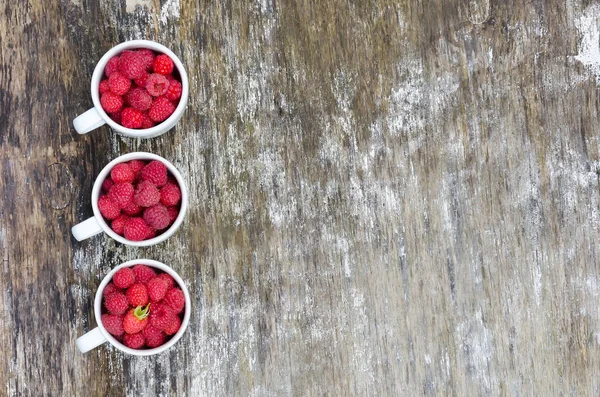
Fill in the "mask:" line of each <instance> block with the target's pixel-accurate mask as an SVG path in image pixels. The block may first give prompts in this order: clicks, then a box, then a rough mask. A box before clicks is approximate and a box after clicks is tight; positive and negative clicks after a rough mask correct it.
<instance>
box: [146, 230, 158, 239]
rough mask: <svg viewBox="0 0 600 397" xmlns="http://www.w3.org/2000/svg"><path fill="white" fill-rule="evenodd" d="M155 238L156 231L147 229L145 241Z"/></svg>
mask: <svg viewBox="0 0 600 397" xmlns="http://www.w3.org/2000/svg"><path fill="white" fill-rule="evenodd" d="M154 237H156V230H154V229H152V228H149V229H148V234H147V235H146V240H150V239H151V238H154Z"/></svg>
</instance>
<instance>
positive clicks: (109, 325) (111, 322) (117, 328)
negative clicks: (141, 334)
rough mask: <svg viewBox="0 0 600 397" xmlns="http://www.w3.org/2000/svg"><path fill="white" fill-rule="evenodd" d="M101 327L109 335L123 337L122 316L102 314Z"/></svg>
mask: <svg viewBox="0 0 600 397" xmlns="http://www.w3.org/2000/svg"><path fill="white" fill-rule="evenodd" d="M101 320H102V325H103V326H104V328H106V330H107V331H108V333H109V334H111V335H115V336H120V335H123V332H125V331H124V330H123V316H117V315H116V314H103V315H102V317H101Z"/></svg>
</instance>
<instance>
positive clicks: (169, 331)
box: [163, 316, 181, 335]
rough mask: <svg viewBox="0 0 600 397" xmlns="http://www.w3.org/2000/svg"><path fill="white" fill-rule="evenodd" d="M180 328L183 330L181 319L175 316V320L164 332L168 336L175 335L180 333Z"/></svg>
mask: <svg viewBox="0 0 600 397" xmlns="http://www.w3.org/2000/svg"><path fill="white" fill-rule="evenodd" d="M179 328H181V319H180V318H179V317H178V316H175V320H174V321H173V322H172V323H171V325H169V326H168V327H167V328H165V329H164V330H163V331H164V333H165V334H167V335H175V334H176V333H177V331H179Z"/></svg>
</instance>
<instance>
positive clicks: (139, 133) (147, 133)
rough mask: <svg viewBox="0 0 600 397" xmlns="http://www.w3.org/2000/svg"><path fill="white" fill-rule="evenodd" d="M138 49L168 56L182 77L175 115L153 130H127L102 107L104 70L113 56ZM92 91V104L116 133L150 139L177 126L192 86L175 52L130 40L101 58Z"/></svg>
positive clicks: (147, 42)
mask: <svg viewBox="0 0 600 397" xmlns="http://www.w3.org/2000/svg"><path fill="white" fill-rule="evenodd" d="M136 48H149V49H151V50H154V51H157V52H161V53H163V54H166V55H168V56H169V57H170V58H171V59H172V60H173V63H174V64H175V67H176V68H177V70H178V71H179V75H180V76H181V88H182V90H181V98H180V99H179V104H178V105H177V107H176V108H175V111H174V112H173V114H172V115H170V116H169V118H167V119H166V120H165V121H163V122H161V123H160V124H158V125H155V126H154V127H152V128H147V129H143V130H137V129H132V128H126V127H123V126H122V125H120V124H117V123H116V122H115V121H114V120H113V119H111V118H110V116H109V115H108V114H107V113H106V112H105V111H104V109H102V105H101V104H100V92H99V86H100V81H101V80H102V77H103V76H104V68H105V67H106V64H107V63H108V61H109V60H110V59H111V58H112V57H113V56H115V55H117V54H119V53H121V52H123V51H125V50H128V49H136ZM90 90H91V93H92V102H93V103H94V108H95V109H96V110H97V111H98V113H99V114H100V117H102V119H103V120H104V121H105V122H106V124H108V125H109V126H110V127H111V128H112V129H114V130H115V131H117V132H119V133H120V134H122V135H125V136H129V137H132V138H150V137H154V136H157V135H160V134H162V133H165V132H166V131H168V130H170V129H171V128H173V126H175V124H177V121H178V120H179V118H180V117H181V114H182V113H183V111H184V110H185V107H186V106H187V101H188V96H189V91H190V86H189V81H188V75H187V72H186V71H185V68H184V66H183V63H182V62H181V60H180V59H179V57H178V56H177V55H175V53H173V51H171V50H170V49H169V48H167V47H165V46H164V45H162V44H160V43H157V42H155V41H151V40H129V41H125V42H123V43H121V44H118V45H116V46H114V47H113V48H111V49H110V50H108V51H107V52H106V53H105V54H104V55H103V56H102V58H100V60H99V61H98V63H97V64H96V67H95V68H94V73H93V74H92V80H91V87H90Z"/></svg>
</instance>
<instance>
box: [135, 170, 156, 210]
mask: <svg viewBox="0 0 600 397" xmlns="http://www.w3.org/2000/svg"><path fill="white" fill-rule="evenodd" d="M144 169H145V168H144ZM142 177H143V170H142ZM133 201H134V202H135V203H136V204H137V205H139V206H142V207H151V206H153V205H156V204H158V202H159V201H160V192H159V191H158V188H157V187H156V185H154V184H153V183H152V182H150V181H142V182H140V183H138V185H137V188H136V190H135V194H134V195H133Z"/></svg>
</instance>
